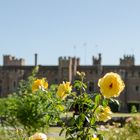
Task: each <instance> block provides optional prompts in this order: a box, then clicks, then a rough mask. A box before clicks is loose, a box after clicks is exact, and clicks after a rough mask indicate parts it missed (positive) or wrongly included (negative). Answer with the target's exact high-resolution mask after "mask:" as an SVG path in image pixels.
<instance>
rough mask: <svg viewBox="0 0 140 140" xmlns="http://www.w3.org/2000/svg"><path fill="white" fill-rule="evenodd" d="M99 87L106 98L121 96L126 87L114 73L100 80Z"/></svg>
mask: <svg viewBox="0 0 140 140" xmlns="http://www.w3.org/2000/svg"><path fill="white" fill-rule="evenodd" d="M98 86H99V87H100V91H101V93H102V94H103V96H104V97H106V98H110V97H117V96H119V95H120V93H121V92H122V91H123V89H124V87H125V85H124V82H123V81H122V79H121V77H120V76H119V75H118V74H117V73H113V72H110V73H107V74H106V75H105V76H104V77H103V78H101V79H99V81H98Z"/></svg>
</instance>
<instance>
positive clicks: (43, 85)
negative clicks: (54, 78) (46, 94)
mask: <svg viewBox="0 0 140 140" xmlns="http://www.w3.org/2000/svg"><path fill="white" fill-rule="evenodd" d="M47 88H48V82H46V81H45V79H44V78H42V79H37V80H35V81H34V82H33V85H32V92H35V91H37V90H38V89H43V90H45V89H47Z"/></svg>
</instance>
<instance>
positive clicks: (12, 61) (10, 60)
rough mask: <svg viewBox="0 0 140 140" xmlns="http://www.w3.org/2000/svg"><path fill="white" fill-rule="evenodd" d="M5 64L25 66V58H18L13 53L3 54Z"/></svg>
mask: <svg viewBox="0 0 140 140" xmlns="http://www.w3.org/2000/svg"><path fill="white" fill-rule="evenodd" d="M3 65H4V66H23V65H25V59H22V58H20V59H17V58H15V57H14V56H11V55H3Z"/></svg>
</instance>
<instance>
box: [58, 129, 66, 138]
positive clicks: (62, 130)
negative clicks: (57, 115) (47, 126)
mask: <svg viewBox="0 0 140 140" xmlns="http://www.w3.org/2000/svg"><path fill="white" fill-rule="evenodd" d="M64 130H65V128H62V129H61V131H60V133H59V136H61V135H62V133H63V132H64Z"/></svg>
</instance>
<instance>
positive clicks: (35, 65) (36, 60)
mask: <svg viewBox="0 0 140 140" xmlns="http://www.w3.org/2000/svg"><path fill="white" fill-rule="evenodd" d="M35 66H37V53H35Z"/></svg>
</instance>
